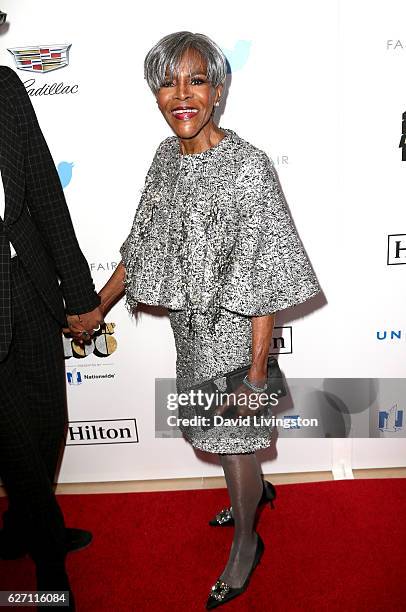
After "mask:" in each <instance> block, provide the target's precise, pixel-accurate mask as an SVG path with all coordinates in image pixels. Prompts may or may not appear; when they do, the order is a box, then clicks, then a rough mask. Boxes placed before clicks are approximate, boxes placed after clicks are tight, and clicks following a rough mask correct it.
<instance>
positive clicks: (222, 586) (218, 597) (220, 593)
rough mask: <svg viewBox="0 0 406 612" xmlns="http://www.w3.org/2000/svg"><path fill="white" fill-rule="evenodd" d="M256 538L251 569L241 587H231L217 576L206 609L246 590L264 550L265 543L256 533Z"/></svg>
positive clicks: (214, 606)
mask: <svg viewBox="0 0 406 612" xmlns="http://www.w3.org/2000/svg"><path fill="white" fill-rule="evenodd" d="M257 538H258V539H257V548H256V550H255V556H254V560H253V562H252V566H251V569H250V571H249V574H248V576H247V578H246V579H245V582H244V584H243V585H242V586H241V587H232V586H230V585H229V584H227V582H224V580H221V579H220V578H219V579H218V580H217V581H216V582H215V583H214V585H213V586H212V587H211V591H210V595H209V598H208V600H207V603H206V610H213V608H218V606H222V605H223V604H225V603H227V602H228V601H230V600H231V599H234V598H235V597H238V596H239V595H242V593H244V591H246V590H247V588H248V584H249V581H250V578H251V576H252V574H253V572H254V570H255V568H256V567H257V565H258V563H259V562H260V561H261V557H262V555H263V554H264V550H265V545H264V543H263V541H262V539H261V537H260V535H259V534H258V533H257Z"/></svg>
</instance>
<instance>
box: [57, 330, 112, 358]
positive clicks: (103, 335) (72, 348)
mask: <svg viewBox="0 0 406 612" xmlns="http://www.w3.org/2000/svg"><path fill="white" fill-rule="evenodd" d="M115 326H116V324H115V323H103V325H102V326H101V327H100V329H98V330H97V331H96V332H95V333H94V335H93V336H92V339H91V340H90V341H89V342H88V343H87V344H84V345H83V346H80V344H77V343H76V342H75V340H74V339H73V338H71V337H70V336H69V335H66V336H63V346H64V352H65V359H70V358H71V357H75V358H76V359H84V358H85V357H88V356H89V355H96V357H109V356H110V355H111V354H112V353H114V351H115V350H116V348H117V340H116V339H115V338H114V335H113V334H114V328H115Z"/></svg>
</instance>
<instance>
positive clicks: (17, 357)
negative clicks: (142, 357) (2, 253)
mask: <svg viewBox="0 0 406 612" xmlns="http://www.w3.org/2000/svg"><path fill="white" fill-rule="evenodd" d="M12 294H13V296H12V299H13V340H12V345H11V347H10V352H9V354H8V356H7V359H6V360H5V361H3V362H1V363H0V394H1V404H0V475H1V478H2V480H3V482H4V485H5V487H6V490H7V494H8V497H9V502H10V506H9V510H10V512H9V513H8V515H7V516H6V521H5V525H6V527H7V526H11V525H12V526H13V528H16V526H17V525H18V527H17V528H18V530H19V532H20V533H23V535H24V537H25V538H26V541H27V547H28V548H29V550H30V553H31V555H32V557H33V558H34V560H35V561H37V562H39V563H48V562H52V563H60V562H61V561H63V559H64V557H65V545H64V521H63V516H62V513H61V511H60V508H59V506H58V503H57V501H56V498H55V495H54V492H53V478H54V472H55V467H56V464H57V459H58V453H59V449H60V446H61V442H62V439H63V434H64V424H65V418H66V417H65V415H66V404H65V386H64V361H63V353H62V342H61V337H60V330H59V326H58V324H57V323H56V322H55V321H54V320H53V318H52V317H51V315H50V314H49V312H48V310H47V309H46V306H45V305H44V304H43V302H42V300H41V299H40V298H39V296H38V295H37V294H36V291H35V289H34V287H33V286H32V285H31V282H30V281H29V279H28V278H27V277H26V275H25V273H24V270H23V269H22V268H21V264H19V265H18V266H16V264H15V262H13V264H12Z"/></svg>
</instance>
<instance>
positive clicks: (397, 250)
mask: <svg viewBox="0 0 406 612" xmlns="http://www.w3.org/2000/svg"><path fill="white" fill-rule="evenodd" d="M387 264H388V266H398V265H400V264H406V234H389V236H388V257H387Z"/></svg>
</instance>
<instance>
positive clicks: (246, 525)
mask: <svg viewBox="0 0 406 612" xmlns="http://www.w3.org/2000/svg"><path fill="white" fill-rule="evenodd" d="M226 73H227V66H226V59H225V57H224V55H223V53H222V51H221V50H220V48H219V47H218V46H217V45H216V44H215V43H214V42H213V41H212V40H210V39H209V38H208V37H206V36H204V35H202V34H192V33H190V32H176V33H175V34H170V35H168V36H166V37H164V38H163V39H161V40H160V41H159V42H158V43H157V44H156V45H155V46H154V47H153V48H152V49H151V50H150V51H149V53H148V54H147V56H146V58H145V77H146V79H147V82H148V85H149V86H150V88H151V90H152V92H153V93H154V95H155V98H156V102H157V104H158V107H159V109H160V111H161V113H162V114H163V116H164V118H165V119H166V121H167V122H168V124H169V125H170V127H171V128H172V130H173V132H174V134H175V135H174V136H172V137H169V138H166V139H165V140H164V141H163V142H162V143H161V144H160V146H159V147H158V150H157V151H156V154H155V157H154V159H153V162H152V164H151V167H150V169H149V171H148V174H147V177H146V180H145V186H144V189H143V193H142V197H141V200H140V202H139V205H138V208H137V210H136V214H135V218H134V223H133V226H132V229H131V231H130V233H129V235H128V237H127V239H126V240H125V242H124V244H123V245H122V247H121V255H122V261H121V263H120V265H119V266H118V267H117V269H116V271H115V273H114V274H113V276H112V277H111V279H110V280H109V282H108V283H107V284H106V285H105V287H104V288H103V289H102V291H101V292H100V295H101V298H102V306H101V308H102V312H103V314H104V315H105V314H106V313H107V311H108V310H109V308H110V307H111V306H112V304H113V303H115V302H116V301H117V299H119V298H120V297H121V296H122V295H124V293H125V295H126V301H127V305H128V306H129V307H130V309H134V308H136V307H137V304H138V302H141V303H144V304H152V305H160V306H164V307H166V308H167V309H168V314H169V318H170V323H171V327H172V330H173V333H174V338H175V343H176V351H177V362H176V375H177V390H178V392H179V393H180V392H184V391H187V390H188V389H190V387H191V386H192V385H194V384H196V383H199V382H201V381H204V380H207V379H209V378H212V377H216V376H220V375H222V374H225V373H227V372H230V371H231V370H233V369H235V368H238V367H242V366H247V365H250V369H249V372H248V380H247V382H246V383H242V384H241V385H240V386H239V387H238V389H237V390H236V397H237V400H235V402H236V404H237V403H238V404H239V406H243V405H244V402H239V401H238V400H239V399H244V398H246V397H249V396H250V394H252V393H253V392H254V390H257V389H261V388H263V387H264V383H266V379H267V360H268V354H269V347H270V342H271V337H272V332H273V326H274V316H275V313H276V312H277V311H278V310H282V309H284V308H287V307H289V306H293V305H295V304H298V303H300V302H303V301H305V300H307V299H308V298H310V297H312V296H313V295H315V294H316V293H318V292H319V291H320V287H319V285H318V282H317V279H316V277H315V275H314V272H313V270H312V268H311V265H310V262H309V260H308V258H307V256H306V254H305V251H304V248H303V245H302V243H301V241H300V239H299V236H298V234H297V233H296V230H295V227H294V225H293V222H292V219H291V217H290V215H289V213H288V209H287V206H286V202H285V200H284V197H283V194H282V191H281V189H280V186H279V183H278V180H277V177H276V173H275V170H274V167H273V164H272V162H271V160H270V159H269V158H268V156H267V155H266V154H265V153H264V152H263V151H261V150H259V149H257V148H256V147H255V146H253V145H251V144H250V143H248V142H246V141H245V140H243V139H242V138H240V137H239V136H238V135H237V134H236V133H235V132H234V131H233V130H230V129H224V128H219V127H218V126H217V125H216V124H215V123H214V120H213V115H214V109H215V106H217V105H218V104H219V100H220V97H221V95H222V91H223V85H224V81H225V79H226ZM193 411H194V408H193V407H192V406H188V407H187V408H185V409H184V414H188V415H189V416H192V415H193ZM238 414H239V415H242V416H244V414H247V412H244V409H240V408H238ZM181 429H182V431H183V434H184V436H185V437H186V439H187V440H188V441H189V442H190V443H191V444H192V445H193V446H194V447H195V448H198V449H201V450H203V451H207V452H210V453H217V454H218V455H219V458H220V462H221V465H222V467H223V469H224V473H225V478H226V482H227V488H228V491H229V496H230V501H231V508H228V509H225V510H223V511H222V512H221V513H219V514H218V515H216V519H214V520H213V521H211V522H210V523H211V524H213V525H216V524H217V525H225V524H233V525H234V527H235V529H234V539H233V544H232V547H231V551H230V556H229V559H228V562H227V564H226V566H225V568H224V570H223V572H222V574H221V576H220V578H219V579H218V580H217V582H216V583H215V584H214V585H213V587H212V589H211V591H210V595H209V598H208V601H207V604H206V607H207V608H208V609H211V608H214V607H217V606H219V605H222V604H224V603H226V602H227V601H229V600H230V599H232V598H234V597H236V596H237V595H240V594H241V593H242V592H243V591H244V590H245V589H246V587H247V585H248V580H249V577H250V575H251V573H252V571H253V570H254V569H255V566H256V565H257V564H258V562H259V559H260V557H261V555H262V553H263V549H264V545H263V542H262V540H261V539H260V537H259V535H258V534H257V533H256V532H255V530H254V520H255V513H256V510H257V507H258V505H259V504H260V503H263V502H264V501H267V500H270V499H272V497H274V490H273V487H272V485H271V484H270V483H266V482H263V480H262V477H261V471H260V467H259V464H258V460H257V457H256V455H255V451H257V450H258V449H260V448H266V447H268V446H269V445H270V443H271V428H270V427H266V426H262V425H261V426H254V425H251V426H248V427H247V426H243V425H240V424H235V425H233V426H230V425H227V426H226V425H217V426H215V427H211V428H209V429H207V428H203V427H201V426H199V425H194V426H187V425H184V426H182V427H181Z"/></svg>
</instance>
